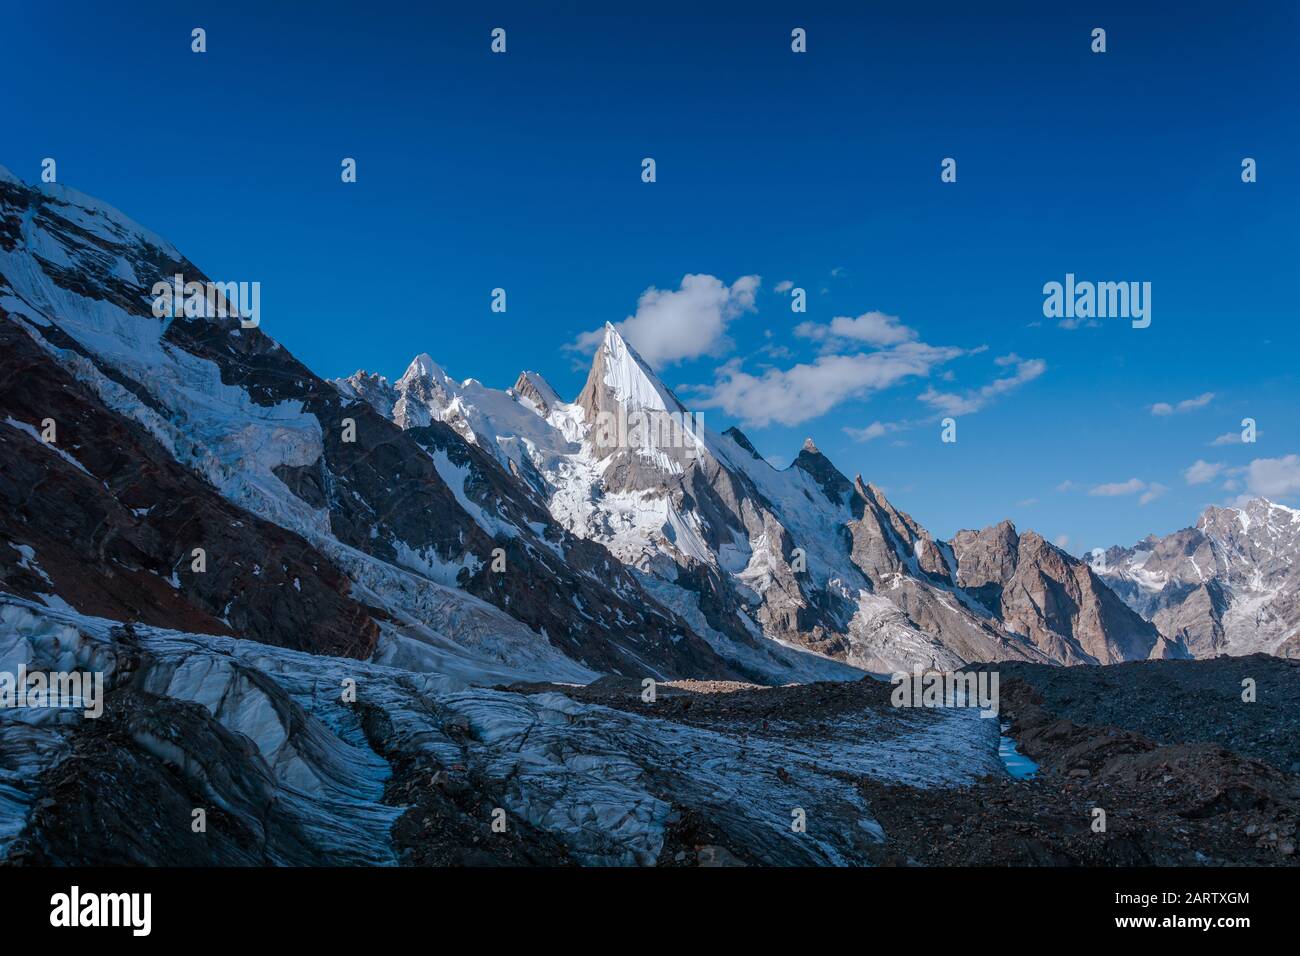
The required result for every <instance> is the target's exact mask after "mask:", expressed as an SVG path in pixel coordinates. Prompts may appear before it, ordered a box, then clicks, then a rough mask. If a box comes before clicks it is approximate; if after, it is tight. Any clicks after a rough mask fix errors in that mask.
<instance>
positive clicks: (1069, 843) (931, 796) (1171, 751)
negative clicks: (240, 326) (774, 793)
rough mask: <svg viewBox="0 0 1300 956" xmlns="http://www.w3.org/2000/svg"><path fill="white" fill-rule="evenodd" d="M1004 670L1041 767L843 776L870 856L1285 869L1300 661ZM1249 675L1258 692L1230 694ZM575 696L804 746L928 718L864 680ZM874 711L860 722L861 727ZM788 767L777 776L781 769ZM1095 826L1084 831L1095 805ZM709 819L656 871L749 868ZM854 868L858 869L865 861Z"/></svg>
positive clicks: (1292, 856)
mask: <svg viewBox="0 0 1300 956" xmlns="http://www.w3.org/2000/svg"><path fill="white" fill-rule="evenodd" d="M985 666H986V667H989V668H996V669H997V670H998V671H999V672H1000V674H1001V691H1002V708H1003V713H1002V719H1003V720H1005V721H1010V728H1009V733H1010V734H1011V736H1012V737H1013V738H1014V739H1015V741H1016V743H1017V746H1018V748H1019V749H1020V751H1021V752H1022V753H1024V754H1025V755H1027V756H1028V757H1030V758H1031V759H1033V760H1034V761H1036V762H1037V763H1038V764H1039V772H1038V774H1037V775H1036V776H1035V777H1033V778H1031V779H1028V780H1016V779H1013V778H1012V777H1010V776H1009V775H1007V774H1005V773H996V772H995V773H989V774H986V775H984V776H981V777H979V778H978V779H976V780H974V781H973V782H972V783H971V784H970V785H969V786H964V787H963V786H957V787H933V786H915V785H911V784H909V783H900V782H899V781H897V780H888V779H881V778H880V777H878V776H874V775H853V779H854V781H855V784H856V786H857V788H858V790H859V792H860V793H861V795H862V796H863V798H864V800H865V801H866V805H867V807H868V808H869V809H870V811H871V814H872V817H873V818H874V819H875V821H876V822H877V823H878V824H879V826H880V828H881V830H882V832H883V835H884V840H883V842H882V843H881V844H879V845H878V847H876V848H874V849H873V852H871V853H870V854H869V858H870V859H869V862H872V863H877V864H883V865H899V866H909V865H923V866H936V865H937V866H951V865H956V866H987V865H995V866H998V865H1011V866H1019V865H1024V866H1078V865H1083V866H1150V865H1187V866H1215V865H1294V864H1295V862H1296V853H1295V848H1296V844H1297V842H1298V840H1297V838H1298V837H1300V775H1297V774H1296V773H1295V772H1294V769H1293V768H1295V760H1296V753H1295V750H1296V746H1297V741H1298V740H1300V736H1297V734H1296V732H1295V731H1296V721H1297V718H1298V717H1300V706H1298V700H1300V670H1298V669H1297V665H1296V664H1294V663H1293V662H1289V661H1285V660H1279V659H1276V658H1269V657H1264V656H1257V657H1252V658H1219V659H1216V660H1209V661H1151V662H1143V663H1134V664H1125V665H1118V666H1112V667H1107V668H1104V669H1103V668H1095V667H1070V668H1062V667H1056V666H1039V665H1029V664H1023V663H1002V664H999V665H985ZM1245 677H1253V678H1254V680H1255V681H1256V689H1257V694H1258V695H1259V698H1258V699H1257V701H1256V702H1255V703H1253V704H1247V703H1245V702H1243V701H1242V700H1241V690H1242V687H1241V681H1242V679H1244V678H1245ZM556 689H558V690H560V691H561V692H563V693H565V694H568V695H570V696H572V697H573V698H575V699H579V700H583V701H586V702H589V703H599V704H601V705H603V706H607V707H611V708H616V709H621V710H626V711H631V712H635V713H643V714H647V715H650V714H653V715H656V716H658V717H660V718H663V719H667V720H672V721H674V722H682V723H687V724H691V725H694V726H698V727H710V726H711V727H715V728H737V727H742V726H744V727H748V728H750V731H749V733H750V735H751V736H752V737H761V736H763V735H765V734H781V735H786V736H790V735H793V736H795V737H809V738H815V737H818V736H820V735H821V734H823V733H826V734H833V733H834V732H836V728H842V727H843V725H844V723H846V722H853V723H855V724H856V723H857V722H858V721H861V726H862V728H863V732H865V733H867V734H868V735H870V736H873V737H875V738H876V739H877V740H882V739H885V738H887V737H889V736H890V735H895V734H896V735H903V734H905V733H907V731H908V730H909V729H915V728H916V727H917V726H919V725H920V724H921V723H923V722H925V721H926V720H928V719H930V718H931V717H932V716H933V713H934V712H933V711H923V710H901V709H896V708H893V707H892V706H891V704H890V701H889V696H890V692H891V687H890V686H889V685H888V684H883V683H880V682H876V681H873V680H870V679H868V680H863V681H859V682H853V683H839V684H808V685H798V686H789V687H778V688H758V687H748V686H745V685H728V686H726V687H725V688H723V687H719V688H711V687H710V688H705V687H703V686H702V685H699V684H693V685H686V684H684V683H683V684H678V685H676V686H673V685H658V686H657V687H656V700H655V701H654V702H653V703H649V702H646V701H644V700H643V699H642V689H641V687H640V685H639V684H637V683H636V682H634V681H630V680H605V681H598V682H596V683H594V684H591V685H588V686H586V687H561V688H556ZM864 715H870V719H865V720H864V719H863V717H864ZM782 769H783V768H776V770H775V771H774V772H775V773H777V774H778V775H780V774H781V772H782ZM1097 809H1100V810H1103V811H1104V812H1105V829H1104V831H1098V830H1095V829H1094V823H1095V821H1096V820H1097V816H1096V814H1095V812H1094V811H1095V810H1097ZM746 856H747V853H746V848H744V847H738V846H729V845H727V844H726V842H725V837H723V836H721V835H719V834H718V833H717V832H716V831H714V830H711V829H710V828H709V826H708V823H707V821H702V820H699V819H697V818H689V817H688V818H687V819H685V820H684V821H683V823H682V824H681V825H679V826H678V827H675V828H672V829H671V830H670V832H669V834H668V840H667V842H666V845H665V854H664V859H662V860H661V861H660V865H694V864H695V863H697V862H698V863H700V864H701V865H705V864H709V865H726V864H728V863H731V864H740V863H743V862H745V859H746ZM864 862H865V861H864Z"/></svg>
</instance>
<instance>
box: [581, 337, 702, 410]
mask: <svg viewBox="0 0 1300 956" xmlns="http://www.w3.org/2000/svg"><path fill="white" fill-rule="evenodd" d="M577 403H578V404H579V405H581V406H582V408H583V411H584V412H586V413H587V418H588V421H595V416H596V415H597V414H599V413H600V412H602V411H613V410H614V406H621V407H622V408H623V410H624V411H631V410H634V409H645V410H648V411H671V412H685V410H686V409H685V407H684V406H683V405H682V403H681V402H679V401H678V400H677V397H676V396H675V395H673V393H672V392H671V391H670V390H669V388H668V386H667V385H665V384H664V383H663V382H662V381H660V379H659V376H658V375H656V374H655V373H654V370H653V369H651V368H650V364H649V363H648V362H646V360H645V359H643V358H642V357H641V356H640V355H638V354H637V351H636V349H634V348H632V346H631V345H629V344H628V342H627V340H626V339H624V338H623V336H622V335H621V334H619V331H618V329H616V328H615V327H614V324H613V323H612V322H606V323H605V338H604V340H603V341H602V342H601V343H600V347H599V348H597V349H596V354H595V355H594V356H593V357H592V361H591V371H590V372H589V373H588V375H587V384H586V385H584V386H583V388H582V393H581V394H580V395H579V396H578V399H577Z"/></svg>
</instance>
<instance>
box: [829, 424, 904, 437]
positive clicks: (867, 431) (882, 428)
mask: <svg viewBox="0 0 1300 956" xmlns="http://www.w3.org/2000/svg"><path fill="white" fill-rule="evenodd" d="M906 427H907V426H906V425H902V424H900V423H898V422H872V423H871V424H870V425H868V426H867V427H866V428H849V427H846V428H845V429H844V434H846V435H848V436H849V437H850V438H852V439H853V440H854V441H873V440H875V439H877V438H883V437H884V436H886V435H892V434H893V433H894V432H897V431H902V430H903V429H904V428H906Z"/></svg>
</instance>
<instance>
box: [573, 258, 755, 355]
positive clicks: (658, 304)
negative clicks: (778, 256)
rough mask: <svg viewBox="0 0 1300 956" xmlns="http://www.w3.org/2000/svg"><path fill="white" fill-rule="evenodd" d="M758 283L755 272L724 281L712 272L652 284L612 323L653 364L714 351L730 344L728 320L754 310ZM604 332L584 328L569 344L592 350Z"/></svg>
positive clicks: (711, 353) (708, 353) (714, 353)
mask: <svg viewBox="0 0 1300 956" xmlns="http://www.w3.org/2000/svg"><path fill="white" fill-rule="evenodd" d="M759 282H760V279H759V277H758V276H753V275H751V276H741V277H740V278H739V279H737V280H736V281H735V282H733V283H732V284H731V285H730V286H728V285H726V284H725V283H724V282H723V281H722V280H721V279H718V278H716V277H714V276H711V275H687V276H685V277H683V278H682V283H681V288H679V289H657V288H655V287H654V286H651V287H650V288H648V289H646V290H645V291H644V292H642V293H641V297H640V298H639V299H638V300H637V304H636V314H635V315H630V316H628V317H627V318H626V319H624V320H623V321H622V322H618V323H616V328H617V329H618V331H619V333H620V334H621V335H622V336H623V338H625V339H627V341H628V342H629V343H630V344H631V345H632V347H633V348H635V349H636V350H637V351H638V352H639V353H641V357H642V358H644V359H645V360H646V361H647V362H649V363H650V364H651V365H653V366H654V367H656V368H661V367H663V366H665V365H671V364H673V363H674V362H681V361H684V360H686V359H693V358H699V357H700V356H702V355H718V354H720V353H721V352H722V351H724V350H725V349H726V348H727V347H729V346H730V344H731V343H730V341H729V340H728V339H727V335H726V332H727V323H729V322H730V321H731V320H732V319H734V318H736V317H737V316H739V315H741V314H742V313H744V312H752V311H754V293H755V292H757V291H758V285H759ZM604 335H605V333H604V330H603V329H596V330H593V331H591V332H584V333H582V334H581V335H579V336H578V337H577V339H575V340H574V342H573V344H572V345H571V346H570V348H573V349H576V350H578V351H582V352H590V351H592V350H594V349H595V348H596V346H598V345H599V344H600V342H601V340H602V339H603V338H604Z"/></svg>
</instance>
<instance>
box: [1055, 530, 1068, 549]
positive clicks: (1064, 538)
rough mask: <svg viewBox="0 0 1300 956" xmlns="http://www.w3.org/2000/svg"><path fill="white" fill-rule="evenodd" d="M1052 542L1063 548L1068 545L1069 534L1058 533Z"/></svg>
mask: <svg viewBox="0 0 1300 956" xmlns="http://www.w3.org/2000/svg"><path fill="white" fill-rule="evenodd" d="M1052 543H1053V544H1054V545H1056V546H1057V547H1058V548H1061V549H1062V550H1064V549H1065V548H1068V547H1069V546H1070V536H1069V535H1068V534H1058V535H1057V536H1056V538H1055V540H1053V542H1052Z"/></svg>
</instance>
